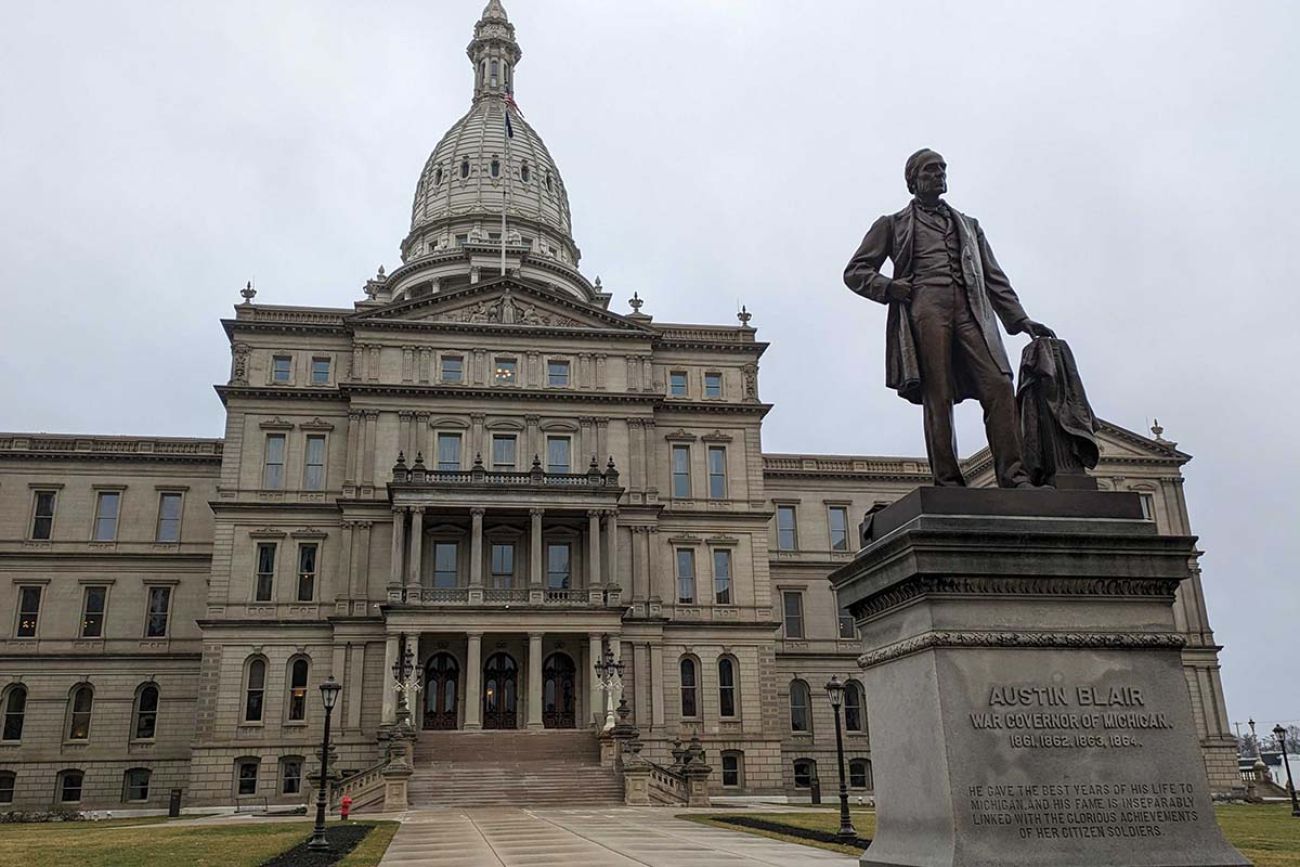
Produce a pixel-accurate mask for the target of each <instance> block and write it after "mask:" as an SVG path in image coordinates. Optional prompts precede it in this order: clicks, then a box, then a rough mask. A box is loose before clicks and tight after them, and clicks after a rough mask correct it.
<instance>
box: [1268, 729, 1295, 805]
mask: <svg viewBox="0 0 1300 867" xmlns="http://www.w3.org/2000/svg"><path fill="white" fill-rule="evenodd" d="M1273 737H1275V738H1277V748H1278V749H1280V750H1281V751H1282V764H1284V765H1286V788H1287V791H1288V792H1290V793H1291V815H1292V816H1300V802H1298V801H1296V795H1295V783H1294V782H1293V781H1292V780H1291V760H1290V759H1288V758H1287V757H1286V729H1284V728H1282V726H1281V725H1276V726H1274V727H1273Z"/></svg>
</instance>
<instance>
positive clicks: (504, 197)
mask: <svg viewBox="0 0 1300 867" xmlns="http://www.w3.org/2000/svg"><path fill="white" fill-rule="evenodd" d="M501 110H502V111H503V112H505V116H506V122H505V128H506V186H505V189H504V190H502V191H501V276H502V277H504V276H506V210H507V209H508V208H509V206H510V173H511V172H512V171H514V168H513V167H512V166H511V164H510V139H511V137H512V136H511V134H510V133H511V129H510V103H509V102H507V101H504V100H503V101H502V103H501Z"/></svg>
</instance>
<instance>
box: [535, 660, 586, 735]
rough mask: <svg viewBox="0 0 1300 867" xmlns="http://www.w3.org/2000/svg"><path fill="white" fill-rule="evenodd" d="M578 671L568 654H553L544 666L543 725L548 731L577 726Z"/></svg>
mask: <svg viewBox="0 0 1300 867" xmlns="http://www.w3.org/2000/svg"><path fill="white" fill-rule="evenodd" d="M575 677H576V669H575V668H574V665H573V659H572V658H571V657H570V656H569V655H568V654H567V653H552V654H551V655H550V656H548V657H546V663H545V664H544V665H543V666H542V725H544V726H545V727H546V728H548V729H571V728H575V727H576V726H577V718H578V715H577V712H576V708H577V685H576V684H575V683H574V680H575Z"/></svg>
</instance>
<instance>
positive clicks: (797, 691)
mask: <svg viewBox="0 0 1300 867" xmlns="http://www.w3.org/2000/svg"><path fill="white" fill-rule="evenodd" d="M809 698H810V696H809V693H808V684H806V683H804V682H803V681H802V680H796V681H794V682H793V683H791V684H790V730H791V731H796V732H807V731H812V725H811V724H810V719H809V716H808V704H809Z"/></svg>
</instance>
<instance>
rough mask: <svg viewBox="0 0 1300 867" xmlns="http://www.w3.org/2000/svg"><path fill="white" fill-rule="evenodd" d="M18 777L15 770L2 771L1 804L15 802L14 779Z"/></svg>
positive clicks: (0, 782)
mask: <svg viewBox="0 0 1300 867" xmlns="http://www.w3.org/2000/svg"><path fill="white" fill-rule="evenodd" d="M17 778H18V775H17V774H15V773H14V772H13V771H0V804H12V803H13V802H14V781H15V780H16V779H17Z"/></svg>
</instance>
